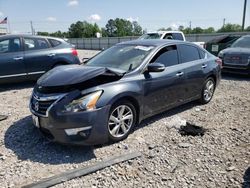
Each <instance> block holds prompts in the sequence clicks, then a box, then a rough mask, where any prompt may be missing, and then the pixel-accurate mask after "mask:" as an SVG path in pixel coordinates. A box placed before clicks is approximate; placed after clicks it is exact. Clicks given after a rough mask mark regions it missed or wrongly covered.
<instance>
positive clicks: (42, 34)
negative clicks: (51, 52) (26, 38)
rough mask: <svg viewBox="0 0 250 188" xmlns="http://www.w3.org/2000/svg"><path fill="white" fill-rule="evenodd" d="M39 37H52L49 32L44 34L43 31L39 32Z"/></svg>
mask: <svg viewBox="0 0 250 188" xmlns="http://www.w3.org/2000/svg"><path fill="white" fill-rule="evenodd" d="M37 35H41V36H50V34H49V33H48V32H43V31H38V32H37Z"/></svg>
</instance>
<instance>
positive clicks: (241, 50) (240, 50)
mask: <svg viewBox="0 0 250 188" xmlns="http://www.w3.org/2000/svg"><path fill="white" fill-rule="evenodd" d="M222 52H223V53H224V54H249V55H250V48H226V49H224V50H222Z"/></svg>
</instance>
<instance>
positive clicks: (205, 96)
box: [200, 77, 215, 104]
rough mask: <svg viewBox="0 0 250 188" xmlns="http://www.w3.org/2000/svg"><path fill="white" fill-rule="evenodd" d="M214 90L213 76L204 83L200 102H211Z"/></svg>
mask: <svg viewBox="0 0 250 188" xmlns="http://www.w3.org/2000/svg"><path fill="white" fill-rule="evenodd" d="M214 91H215V81H214V79H213V78H211V77H210V78H208V79H207V80H206V81H205V83H204V86H203V88H202V93H201V98H200V102H201V103H202V104H207V103H209V102H210V101H211V99H212V98H213V95H214Z"/></svg>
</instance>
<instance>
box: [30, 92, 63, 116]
mask: <svg viewBox="0 0 250 188" xmlns="http://www.w3.org/2000/svg"><path fill="white" fill-rule="evenodd" d="M60 98H62V95H56V96H52V97H38V96H37V95H35V94H33V95H32V98H31V101H30V107H31V109H32V111H33V112H34V113H35V114H37V115H40V116H43V117H47V116H48V114H47V111H48V110H49V108H50V107H51V106H52V105H53V104H54V103H55V102H56V101H57V100H59V99H60Z"/></svg>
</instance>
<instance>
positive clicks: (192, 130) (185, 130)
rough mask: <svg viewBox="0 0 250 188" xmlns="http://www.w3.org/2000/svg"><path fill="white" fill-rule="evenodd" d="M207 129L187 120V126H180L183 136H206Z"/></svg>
mask: <svg viewBox="0 0 250 188" xmlns="http://www.w3.org/2000/svg"><path fill="white" fill-rule="evenodd" d="M206 131H207V130H206V129H204V128H203V127H200V126H197V125H195V124H193V123H190V122H186V125H185V126H183V125H182V126H180V130H179V132H180V134H181V135H182V136H204V134H205V132H206Z"/></svg>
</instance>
